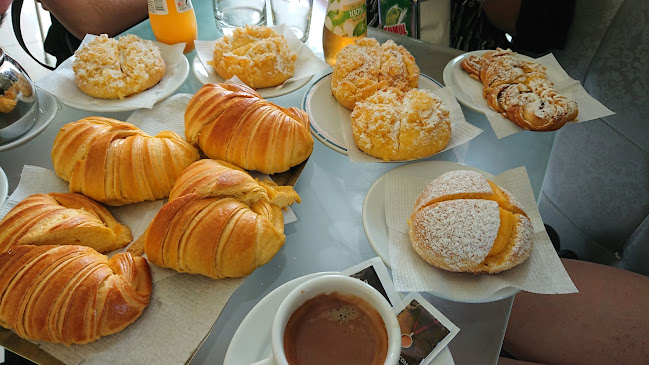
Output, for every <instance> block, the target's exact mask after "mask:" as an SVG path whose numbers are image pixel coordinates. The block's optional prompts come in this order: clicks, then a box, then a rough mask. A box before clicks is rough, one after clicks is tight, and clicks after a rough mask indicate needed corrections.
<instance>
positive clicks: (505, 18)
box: [482, 0, 522, 35]
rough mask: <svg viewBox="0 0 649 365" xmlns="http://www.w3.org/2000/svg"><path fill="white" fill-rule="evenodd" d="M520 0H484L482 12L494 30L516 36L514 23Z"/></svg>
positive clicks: (519, 7)
mask: <svg viewBox="0 0 649 365" xmlns="http://www.w3.org/2000/svg"><path fill="white" fill-rule="evenodd" d="M521 1H522V0H486V1H485V2H484V4H482V10H484V12H485V15H486V16H487V18H488V19H489V21H490V22H491V24H493V25H494V26H495V27H496V28H498V29H500V30H503V31H505V32H507V33H509V34H511V35H516V21H517V20H518V13H519V11H520V9H521Z"/></svg>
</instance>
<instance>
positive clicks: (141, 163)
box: [52, 117, 199, 205]
mask: <svg viewBox="0 0 649 365" xmlns="http://www.w3.org/2000/svg"><path fill="white" fill-rule="evenodd" d="M198 159H199V154H198V151H197V150H196V149H195V148H194V147H192V146H191V145H190V144H189V143H187V142H186V141H185V140H184V139H182V137H181V136H179V135H178V134H176V133H174V132H170V131H164V132H161V133H159V134H158V135H156V136H155V137H151V136H149V135H147V134H146V133H144V132H143V131H141V130H140V129H138V128H137V127H135V126H134V125H132V124H129V123H125V122H120V121H118V120H115V119H110V118H103V117H87V118H83V119H81V120H79V121H76V122H73V123H69V124H66V125H64V126H63V128H61V130H60V131H59V133H58V134H57V135H56V138H55V139H54V145H53V146H52V163H53V165H54V170H55V171H56V174H57V175H58V176H59V177H61V178H63V179H64V180H66V181H69V182H70V191H71V192H78V193H82V194H84V195H86V196H88V197H90V198H92V199H94V200H97V201H99V202H102V203H106V204H108V205H124V204H129V203H135V202H141V201H145V200H157V199H161V198H166V197H167V196H169V192H170V191H171V188H172V187H173V184H174V182H176V178H177V177H178V175H180V173H181V172H182V171H183V170H184V169H185V168H186V167H187V166H189V165H190V164H191V163H192V162H194V161H196V160H198Z"/></svg>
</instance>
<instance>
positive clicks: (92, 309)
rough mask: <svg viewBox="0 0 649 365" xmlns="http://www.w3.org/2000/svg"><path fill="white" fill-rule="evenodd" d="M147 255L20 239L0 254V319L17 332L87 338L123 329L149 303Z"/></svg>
mask: <svg viewBox="0 0 649 365" xmlns="http://www.w3.org/2000/svg"><path fill="white" fill-rule="evenodd" d="M150 297H151V271H150V268H149V264H148V263H147V261H146V259H145V258H143V257H132V256H131V254H129V253H118V254H116V255H114V256H113V257H111V258H110V259H109V258H108V257H106V256H104V255H102V254H100V253H98V252H97V251H95V250H93V249H92V248H90V247H85V246H76V245H70V246H55V245H45V246H33V245H18V246H14V247H12V248H10V249H9V250H8V251H5V252H3V253H2V254H0V325H2V326H3V327H5V328H10V329H12V330H13V331H14V332H15V333H16V334H17V335H18V336H20V337H22V338H26V339H30V340H42V341H48V342H55V343H63V344H67V345H69V344H85V343H88V342H92V341H96V340H97V339H99V338H100V337H102V336H108V335H111V334H114V333H117V332H119V331H122V330H123V329H124V328H126V327H127V326H128V325H130V324H131V323H133V322H134V321H135V320H136V319H137V318H138V317H139V316H140V315H141V314H142V312H143V311H144V309H145V308H146V306H147V305H148V304H149V299H150Z"/></svg>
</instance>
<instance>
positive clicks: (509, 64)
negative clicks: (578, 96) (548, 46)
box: [461, 48, 579, 131]
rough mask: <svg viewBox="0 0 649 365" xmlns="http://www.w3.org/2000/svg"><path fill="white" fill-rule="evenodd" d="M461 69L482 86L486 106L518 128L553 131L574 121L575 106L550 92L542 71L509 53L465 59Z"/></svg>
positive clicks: (493, 52)
mask: <svg viewBox="0 0 649 365" xmlns="http://www.w3.org/2000/svg"><path fill="white" fill-rule="evenodd" d="M461 67H462V69H463V70H465V71H466V72H467V73H468V74H469V75H470V76H471V77H473V78H475V79H477V80H479V81H481V82H482V84H483V96H484V98H485V99H486V101H487V105H488V106H489V107H490V108H491V109H493V110H494V111H496V112H498V113H500V114H501V115H502V116H503V117H505V118H507V119H509V120H511V121H512V122H514V123H516V124H517V125H518V126H520V127H521V128H524V129H528V130H533V131H553V130H557V129H559V128H561V127H563V126H564V125H565V124H566V123H567V122H570V121H573V120H575V119H576V118H577V114H578V112H579V109H578V107H577V103H576V102H574V101H572V100H568V99H567V98H566V97H565V96H563V95H561V94H559V92H558V91H557V90H556V89H554V87H553V85H552V83H551V82H550V81H549V80H548V79H547V74H546V72H545V68H544V67H543V66H541V65H540V64H538V63H535V62H529V61H523V60H520V59H518V58H517V57H516V53H514V52H512V51H511V50H503V49H500V48H499V49H497V50H495V51H488V52H486V53H485V54H483V55H482V56H470V57H467V58H465V59H464V60H463V61H462V63H461Z"/></svg>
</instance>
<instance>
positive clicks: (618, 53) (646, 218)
mask: <svg viewBox="0 0 649 365" xmlns="http://www.w3.org/2000/svg"><path fill="white" fill-rule="evenodd" d="M595 19H597V20H598V21H597V22H596V21H595ZM569 32H570V33H569V35H568V41H567V45H566V48H565V49H563V50H561V51H556V52H554V54H555V56H556V57H557V59H558V60H559V62H560V63H561V64H562V66H563V67H564V68H565V69H566V70H567V72H568V73H569V74H570V75H571V76H572V77H573V78H575V79H578V80H580V81H581V82H582V83H583V85H584V88H585V89H586V90H587V91H588V92H589V94H590V95H592V96H593V97H595V98H596V99H597V100H599V101H600V102H602V103H603V104H604V105H606V106H607V107H608V108H610V109H611V110H613V111H615V112H616V113H617V114H615V115H613V116H610V117H606V118H602V119H599V120H595V121H589V122H585V123H579V124H574V125H567V126H565V127H563V128H562V129H561V130H559V131H558V132H557V133H556V138H555V142H554V147H553V151H552V154H551V156H550V160H549V163H548V170H547V174H546V177H545V180H544V184H543V189H542V195H541V198H540V202H539V208H540V211H541V215H542V217H543V220H544V222H545V223H547V224H549V225H551V226H553V227H554V228H555V229H556V230H557V232H558V233H559V236H560V237H561V244H562V248H565V249H570V250H572V251H574V252H576V253H577V255H578V256H579V258H580V259H584V260H587V261H593V262H598V263H603V264H607V265H612V266H617V267H621V268H624V269H627V270H630V271H634V272H637V273H641V274H644V275H649V260H648V259H649V57H647V55H648V54H649V2H646V1H644V0H597V1H592V0H578V1H577V7H576V12H575V19H574V21H573V25H572V28H571V29H570V31H569Z"/></svg>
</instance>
